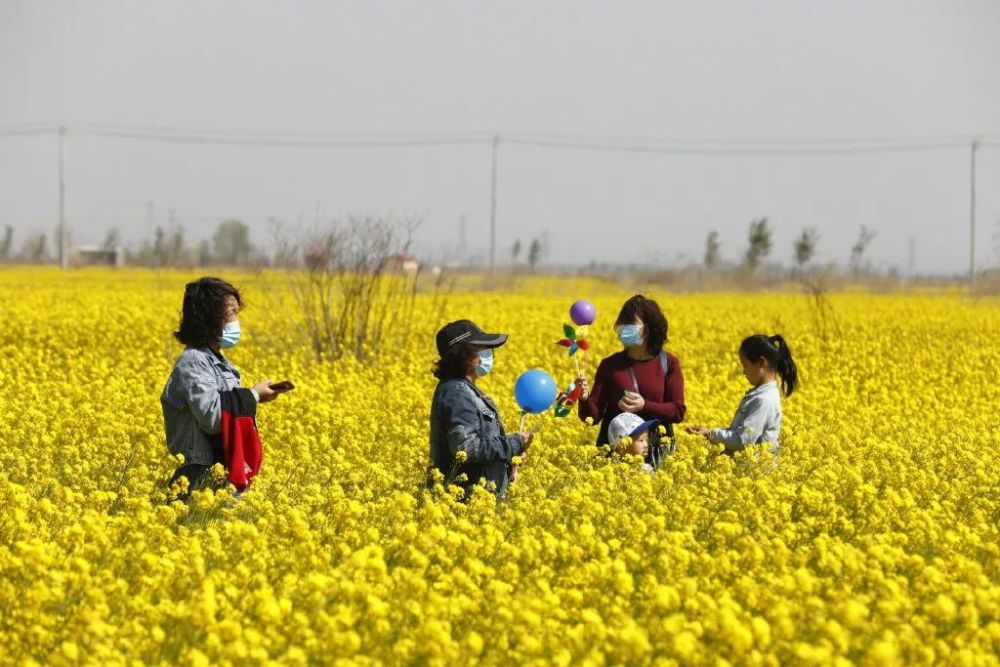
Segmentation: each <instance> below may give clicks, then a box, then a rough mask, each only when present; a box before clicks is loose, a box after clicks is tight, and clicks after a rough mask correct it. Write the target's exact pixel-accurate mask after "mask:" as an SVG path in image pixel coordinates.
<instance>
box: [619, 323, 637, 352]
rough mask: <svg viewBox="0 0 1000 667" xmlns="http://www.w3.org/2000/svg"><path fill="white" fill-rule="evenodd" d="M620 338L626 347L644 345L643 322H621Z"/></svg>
mask: <svg viewBox="0 0 1000 667" xmlns="http://www.w3.org/2000/svg"><path fill="white" fill-rule="evenodd" d="M618 340H620V341H621V342H622V345H625V346H626V347H636V346H639V345H642V325H641V324H619V325H618Z"/></svg>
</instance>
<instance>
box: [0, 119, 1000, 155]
mask: <svg viewBox="0 0 1000 667" xmlns="http://www.w3.org/2000/svg"><path fill="white" fill-rule="evenodd" d="M67 129H68V130H69V131H70V132H71V133H72V134H78V135H90V136H98V137H107V138H116V139H133V140H148V141H157V142H165V143H175V144H202V145H217V146H262V147H289V148H405V147H421V146H464V145H483V146H489V145H490V144H491V143H492V142H493V141H494V139H495V138H496V137H499V141H500V142H501V143H506V144H510V145H521V146H534V147H539V148H563V149H569V150H583V151H594V152H622V153H646V154H663V155H706V156H711V155H719V156H741V155H762V156H766V155H778V156H780V155H841V154H843V155H849V154H877V153H900V152H919V151H933V150H947V149H953V148H962V147H965V146H967V145H968V144H969V141H970V139H969V138H968V137H963V136H959V135H947V136H937V137H909V138H903V137H881V138H865V139H833V140H814V139H720V138H695V139H680V138H673V139H663V138H659V139H658V138H650V137H600V136H586V135H561V134H544V133H535V134H531V133H508V134H500V135H497V134H495V133H490V132H474V131H469V132H411V133H405V132H396V133H392V132H384V133H360V132H341V133H329V132H327V133H320V132H287V131H285V132H278V131H258V130H205V129H190V128H178V127H168V126H129V125H81V126H77V127H71V128H67ZM58 132H59V126H54V125H43V124H36V125H28V124H23V125H15V126H2V125H0V136H18V135H21V136H24V135H39V134H58ZM977 141H978V142H979V144H980V146H982V147H991V148H996V147H1000V137H994V136H985V137H979V138H978V139H977Z"/></svg>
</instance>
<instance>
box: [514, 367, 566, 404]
mask: <svg viewBox="0 0 1000 667" xmlns="http://www.w3.org/2000/svg"><path fill="white" fill-rule="evenodd" d="M558 393H559V391H558V389H557V388H556V381H555V380H553V379H552V376H551V375H549V374H548V373H546V372H545V371H543V370H542V369H540V368H533V369H531V370H530V371H525V372H523V373H521V375H520V376H519V377H518V378H517V382H515V383H514V400H516V401H517V404H518V406H519V407H520V408H521V409H522V410H524V411H525V412H528V413H531V414H533V415H535V414H538V413H540V412H545V411H546V410H548V409H549V407H551V406H552V403H553V402H555V400H556V394H558Z"/></svg>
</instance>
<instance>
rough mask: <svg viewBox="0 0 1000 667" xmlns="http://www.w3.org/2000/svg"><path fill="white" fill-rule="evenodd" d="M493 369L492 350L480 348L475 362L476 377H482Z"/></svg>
mask: <svg viewBox="0 0 1000 667" xmlns="http://www.w3.org/2000/svg"><path fill="white" fill-rule="evenodd" d="M491 370H493V350H480V352H479V362H478V363H477V364H476V377H483V376H484V375H486V374H488V373H489V372H490V371H491Z"/></svg>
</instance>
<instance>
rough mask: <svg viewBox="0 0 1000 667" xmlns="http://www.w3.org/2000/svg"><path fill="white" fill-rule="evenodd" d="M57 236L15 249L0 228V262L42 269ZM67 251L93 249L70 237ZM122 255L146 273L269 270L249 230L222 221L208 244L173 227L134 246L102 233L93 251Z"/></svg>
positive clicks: (54, 253) (54, 256) (34, 237)
mask: <svg viewBox="0 0 1000 667" xmlns="http://www.w3.org/2000/svg"><path fill="white" fill-rule="evenodd" d="M58 239H59V234H58V231H56V232H54V233H52V234H48V233H33V234H31V235H29V236H27V237H26V238H25V239H24V240H23V241H22V242H21V244H20V246H17V245H16V239H15V232H14V228H13V226H11V225H6V226H5V227H4V231H3V234H2V236H0V262H6V263H25V264H47V263H51V262H55V261H57V260H58V254H59V247H58ZM67 248H68V252H69V254H70V257H71V258H73V257H74V256H75V254H77V253H78V251H79V250H81V248H85V249H88V250H90V249H95V246H92V245H88V246H78V245H77V244H75V243H74V242H73V239H72V237H70V238H68V239H67ZM118 248H122V249H124V252H125V263H126V264H130V265H134V266H146V267H152V268H169V267H196V266H217V265H221V266H242V267H264V266H270V265H271V258H270V256H269V255H268V253H267V252H266V251H265V250H264V249H263V248H261V247H260V246H258V245H255V244H254V243H253V242H252V241H251V239H250V227H249V226H248V225H247V224H246V223H244V222H243V221H241V220H235V219H230V220H224V221H223V222H221V223H219V225H218V226H217V227H216V228H215V232H214V234H213V235H212V237H211V238H209V239H202V240H200V241H196V242H189V241H188V239H187V235H186V232H185V229H184V227H183V226H182V225H179V224H168V225H166V226H158V227H156V228H155V229H154V230H153V234H152V237H150V238H146V239H143V240H142V241H140V242H138V243H126V242H125V240H124V239H123V238H122V235H121V232H120V231H119V230H118V228H117V227H113V228H111V229H109V230H108V232H107V234H106V235H105V237H104V240H103V241H102V242H101V243H100V244H98V245H97V246H96V249H99V250H106V251H109V252H111V251H114V250H116V249H118Z"/></svg>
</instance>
